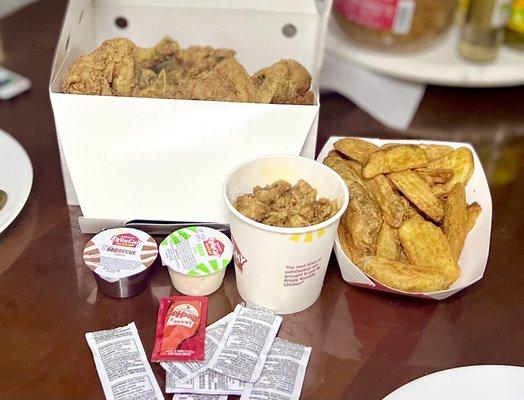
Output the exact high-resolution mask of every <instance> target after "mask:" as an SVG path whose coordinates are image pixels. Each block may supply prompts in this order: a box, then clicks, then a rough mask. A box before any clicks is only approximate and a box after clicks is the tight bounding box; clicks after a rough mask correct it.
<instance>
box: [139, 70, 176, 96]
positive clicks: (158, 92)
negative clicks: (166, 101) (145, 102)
mask: <svg viewBox="0 0 524 400" xmlns="http://www.w3.org/2000/svg"><path fill="white" fill-rule="evenodd" d="M142 71H151V70H142ZM151 72H153V74H154V77H152V78H150V80H149V84H148V85H146V86H142V85H141V86H140V89H139V90H138V91H137V92H136V93H135V96H137V97H152V98H164V97H166V96H167V91H168V87H169V86H168V83H167V76H166V70H165V69H163V70H161V71H160V73H159V74H158V75H157V74H155V72H154V71H151Z"/></svg>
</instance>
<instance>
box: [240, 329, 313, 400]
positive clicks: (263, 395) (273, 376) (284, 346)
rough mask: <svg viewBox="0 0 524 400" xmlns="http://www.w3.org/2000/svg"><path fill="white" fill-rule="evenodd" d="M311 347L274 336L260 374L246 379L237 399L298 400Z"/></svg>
mask: <svg viewBox="0 0 524 400" xmlns="http://www.w3.org/2000/svg"><path fill="white" fill-rule="evenodd" d="M310 354H311V347H306V346H303V345H301V344H297V343H291V342H288V341H287V340H284V339H280V338H276V339H275V341H274V342H273V345H272V346H271V349H270V350H269V354H268V355H267V358H266V363H265V364H264V368H263V369H262V374H261V375H260V378H259V379H258V381H256V382H255V383H247V384H246V386H245V388H244V392H243V393H242V396H241V397H240V400H273V399H278V400H299V399H300V392H301V391H302V384H303V383H304V377H305V374H306V368H307V363H308V361H309V356H310Z"/></svg>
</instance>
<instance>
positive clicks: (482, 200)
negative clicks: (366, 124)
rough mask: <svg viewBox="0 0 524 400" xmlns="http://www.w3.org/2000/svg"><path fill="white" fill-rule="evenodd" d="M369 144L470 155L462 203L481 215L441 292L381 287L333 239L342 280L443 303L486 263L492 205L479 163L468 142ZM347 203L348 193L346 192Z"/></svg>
mask: <svg viewBox="0 0 524 400" xmlns="http://www.w3.org/2000/svg"><path fill="white" fill-rule="evenodd" d="M341 138H342V136H332V137H330V138H329V139H328V141H327V142H326V144H325V145H324V147H323V148H322V151H321V152H320V154H319V155H318V158H317V160H318V161H319V162H322V161H323V160H324V158H325V157H326V156H327V154H328V152H329V150H332V149H333V144H334V143H335V142H336V141H337V140H339V139H341ZM361 139H364V140H368V141H369V142H371V143H373V144H375V145H377V146H382V145H383V144H386V143H406V144H445V145H449V146H451V147H453V148H458V147H467V148H468V149H470V150H471V152H472V153H473V162H474V165H475V170H474V172H473V176H472V177H471V179H470V180H469V182H468V184H467V185H466V201H467V202H468V203H472V202H474V201H476V202H478V203H479V204H480V206H481V207H482V212H481V213H480V215H479V217H478V218H477V222H476V224H475V226H474V227H473V229H472V230H471V231H470V232H469V233H468V235H467V237H466V242H465V243H464V248H463V249H462V253H461V254H460V258H459V260H458V262H459V266H460V276H459V278H458V279H457V281H455V282H454V283H453V284H452V285H451V286H450V287H449V289H446V290H441V291H438V292H430V293H409V292H404V291H401V290H397V289H394V288H391V287H388V286H386V285H383V284H381V283H379V282H377V281H374V280H373V279H371V278H370V277H369V276H367V275H366V274H365V273H364V272H363V271H362V270H361V269H360V268H359V267H357V266H356V265H355V264H354V263H353V262H352V261H351V260H350V259H349V257H348V256H347V255H346V253H344V251H343V250H342V247H341V245H340V241H339V238H338V235H337V236H336V238H335V246H334V248H335V256H336V257H337V261H338V265H339V267H340V272H341V273H342V278H343V279H344V280H345V281H346V282H348V283H350V284H352V285H356V286H362V287H366V288H370V289H374V290H382V291H385V292H391V293H397V294H403V295H406V296H415V297H424V298H430V299H435V300H443V299H445V298H448V297H449V296H452V295H453V294H455V293H457V292H459V291H461V290H462V289H464V288H466V287H468V286H470V285H472V284H474V283H475V282H477V281H478V280H480V279H481V278H482V276H483V275H484V271H485V270H486V265H487V262H488V255H489V243H490V236H491V216H492V204H491V194H490V192H489V186H488V181H487V179H486V175H485V173H484V169H483V168H482V164H481V163H480V160H479V157H478V155H477V153H476V152H475V149H474V148H473V146H471V144H469V143H461V142H440V141H434V140H383V139H368V138H361ZM349 198H350V201H351V192H350V193H349Z"/></svg>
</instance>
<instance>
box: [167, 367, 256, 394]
mask: <svg viewBox="0 0 524 400" xmlns="http://www.w3.org/2000/svg"><path fill="white" fill-rule="evenodd" d="M245 385H246V384H245V383H244V382H242V381H239V380H238V379H234V378H230V377H229V376H225V375H223V374H219V373H218V372H215V371H212V370H210V369H207V370H205V371H203V372H201V373H199V374H198V375H197V376H195V377H194V378H192V379H190V380H189V381H187V382H184V383H178V382H177V381H176V379H175V377H174V376H173V374H171V373H170V372H167V373H166V393H198V394H222V395H228V394H232V395H241V394H242V392H243V390H244V386H245Z"/></svg>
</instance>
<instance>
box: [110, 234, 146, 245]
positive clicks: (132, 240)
mask: <svg viewBox="0 0 524 400" xmlns="http://www.w3.org/2000/svg"><path fill="white" fill-rule="evenodd" d="M111 242H112V244H113V246H122V247H136V246H138V245H139V243H140V242H141V240H140V239H139V238H137V237H136V236H135V235H133V234H131V233H121V234H120V235H114V236H113V237H112V238H111Z"/></svg>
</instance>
